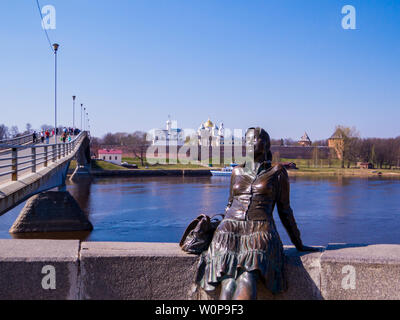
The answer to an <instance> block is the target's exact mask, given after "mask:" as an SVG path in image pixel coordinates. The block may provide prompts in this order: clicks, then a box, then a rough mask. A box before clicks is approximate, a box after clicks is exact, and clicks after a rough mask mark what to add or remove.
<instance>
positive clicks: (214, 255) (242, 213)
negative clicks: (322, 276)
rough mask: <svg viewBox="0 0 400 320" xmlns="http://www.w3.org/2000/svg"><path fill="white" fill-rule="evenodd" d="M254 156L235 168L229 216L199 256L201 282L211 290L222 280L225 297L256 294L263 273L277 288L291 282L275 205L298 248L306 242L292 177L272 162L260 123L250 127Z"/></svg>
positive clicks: (282, 288) (271, 286)
mask: <svg viewBox="0 0 400 320" xmlns="http://www.w3.org/2000/svg"><path fill="white" fill-rule="evenodd" d="M246 146H247V152H248V156H249V157H248V158H249V159H250V160H249V161H246V162H245V163H244V164H243V165H241V166H238V167H236V168H234V170H233V172H232V177H231V183H230V194H229V202H228V206H227V208H226V215H225V218H224V219H223V220H222V222H221V223H220V225H219V226H218V228H217V230H216V231H215V234H214V237H213V240H212V242H211V244H210V246H209V248H208V251H205V252H203V254H202V255H201V257H200V261H199V266H198V272H197V276H196V278H197V279H196V282H197V283H198V285H200V286H201V287H202V288H203V289H204V290H206V291H213V290H215V289H216V287H217V286H218V285H219V284H221V295H220V299H221V300H231V299H234V300H252V299H256V297H257V280H258V279H259V278H260V279H261V280H262V282H263V283H264V284H265V286H266V287H267V289H269V290H270V291H271V292H272V293H273V294H277V293H281V292H284V291H285V290H286V288H287V284H286V278H285V275H284V251H283V246H282V242H281V239H280V237H279V234H278V232H277V229H276V226H275V222H274V219H273V217H272V213H273V211H274V208H275V205H276V206H277V209H278V214H279V217H280V219H281V221H282V224H283V226H284V227H285V229H286V230H287V232H288V234H289V236H290V239H291V241H292V242H293V244H294V245H295V246H296V248H297V250H299V251H318V249H316V248H312V247H307V246H304V245H303V243H302V241H301V238H300V232H299V230H298V228H297V225H296V221H295V219H294V216H293V211H292V209H291V207H290V200H289V193H290V191H289V178H288V174H287V171H286V169H285V168H284V167H283V166H282V165H277V166H274V167H272V166H271V158H272V155H271V151H270V147H271V143H270V138H269V135H268V133H267V132H266V131H265V130H264V129H261V128H250V129H248V131H247V133H246Z"/></svg>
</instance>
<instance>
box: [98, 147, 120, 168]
mask: <svg viewBox="0 0 400 320" xmlns="http://www.w3.org/2000/svg"><path fill="white" fill-rule="evenodd" d="M98 153H99V159H100V160H104V161H108V162H111V163H114V164H117V165H121V164H122V150H114V149H111V150H105V149H100V150H99V151H98Z"/></svg>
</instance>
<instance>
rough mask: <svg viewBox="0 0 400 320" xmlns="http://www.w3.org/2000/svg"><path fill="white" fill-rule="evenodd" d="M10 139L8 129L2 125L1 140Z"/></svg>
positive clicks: (0, 128) (0, 130)
mask: <svg viewBox="0 0 400 320" xmlns="http://www.w3.org/2000/svg"><path fill="white" fill-rule="evenodd" d="M7 138H8V127H7V126H5V125H4V124H0V140H4V139H7Z"/></svg>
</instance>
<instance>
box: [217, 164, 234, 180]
mask: <svg viewBox="0 0 400 320" xmlns="http://www.w3.org/2000/svg"><path fill="white" fill-rule="evenodd" d="M236 166H237V164H234V163H231V165H230V166H229V167H225V168H222V169H221V170H211V174H212V175H213V176H220V177H221V176H231V175H232V170H233V168H235V167H236Z"/></svg>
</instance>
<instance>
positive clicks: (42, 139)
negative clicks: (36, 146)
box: [40, 131, 44, 144]
mask: <svg viewBox="0 0 400 320" xmlns="http://www.w3.org/2000/svg"><path fill="white" fill-rule="evenodd" d="M40 141H41V142H42V144H43V143H44V131H41V132H40Z"/></svg>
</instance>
